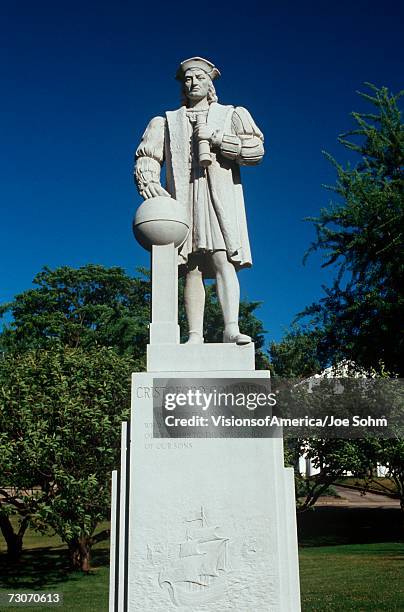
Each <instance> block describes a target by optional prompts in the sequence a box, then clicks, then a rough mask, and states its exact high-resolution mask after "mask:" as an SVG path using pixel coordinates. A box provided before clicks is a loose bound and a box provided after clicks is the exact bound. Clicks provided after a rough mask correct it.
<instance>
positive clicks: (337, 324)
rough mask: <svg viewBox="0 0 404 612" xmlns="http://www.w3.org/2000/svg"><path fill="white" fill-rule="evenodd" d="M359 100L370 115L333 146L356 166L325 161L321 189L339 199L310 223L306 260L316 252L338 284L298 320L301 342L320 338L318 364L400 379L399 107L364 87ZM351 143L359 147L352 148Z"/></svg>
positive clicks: (403, 142) (402, 134) (382, 92)
mask: <svg viewBox="0 0 404 612" xmlns="http://www.w3.org/2000/svg"><path fill="white" fill-rule="evenodd" d="M368 86H369V88H370V90H371V94H372V95H370V94H365V93H360V96H361V97H362V98H363V99H365V100H366V101H367V102H369V103H370V104H371V105H372V106H373V107H374V112H372V113H358V112H354V113H352V117H353V119H354V121H355V124H356V125H355V128H354V129H352V130H350V131H349V132H347V133H345V134H342V135H341V136H340V138H339V142H340V143H341V144H342V145H343V146H344V147H345V148H346V149H348V150H349V151H350V152H353V153H354V154H358V155H359V160H358V163H357V164H356V165H355V166H351V165H350V164H347V165H346V166H345V167H344V166H342V165H341V164H339V163H338V162H337V161H335V159H333V158H332V157H331V156H330V155H328V154H326V156H327V157H328V159H330V161H331V162H332V163H333V164H334V166H335V168H336V171H337V182H336V184H335V185H334V186H331V187H328V188H329V189H330V190H331V191H333V192H334V193H335V194H336V195H337V196H338V201H337V202H331V203H330V205H329V207H328V208H323V209H322V210H321V211H320V214H319V216H318V217H313V218H310V219H309V220H310V221H312V222H313V223H314V225H315V228H316V232H317V237H316V240H315V241H314V242H313V244H312V245H311V247H310V249H309V251H308V253H310V252H311V251H315V250H321V251H322V252H323V254H324V259H325V261H324V266H331V265H334V266H335V267H336V268H337V276H336V279H335V282H334V284H333V285H332V287H330V288H325V297H323V298H322V299H321V300H320V301H319V302H318V303H315V304H312V305H311V306H309V307H308V308H307V309H306V310H305V311H304V312H303V313H301V315H300V320H302V318H303V320H304V321H307V322H308V327H307V329H306V330H305V331H306V333H307V334H309V335H310V334H315V335H316V336H317V337H318V336H322V338H321V342H319V344H318V358H319V360H320V362H327V361H328V363H330V362H333V363H337V362H338V361H340V360H341V359H343V358H348V359H351V360H354V361H355V362H356V363H358V364H360V365H362V366H364V367H366V368H369V367H375V366H376V365H377V364H378V363H379V361H380V360H382V361H383V362H384V364H385V366H386V367H387V368H388V369H389V370H390V371H393V372H400V371H402V359H401V355H402V349H403V331H402V326H401V315H402V310H403V296H402V287H403V285H404V274H403V272H404V260H403V248H402V243H403V240H402V238H403V236H402V232H403V227H404V219H403V208H404V207H403V186H404V184H403V150H404V129H403V124H402V120H401V112H400V109H399V107H398V100H399V98H400V96H401V94H402V92H401V93H399V94H397V95H393V94H391V93H390V92H389V91H388V89H387V88H385V87H382V88H380V89H379V88H377V87H375V86H374V85H371V84H368ZM355 139H358V141H356V140H355Z"/></svg>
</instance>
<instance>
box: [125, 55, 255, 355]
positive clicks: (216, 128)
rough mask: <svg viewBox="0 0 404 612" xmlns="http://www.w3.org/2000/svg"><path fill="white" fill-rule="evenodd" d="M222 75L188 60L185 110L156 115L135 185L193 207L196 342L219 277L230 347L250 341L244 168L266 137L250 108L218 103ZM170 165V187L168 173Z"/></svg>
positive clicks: (191, 303)
mask: <svg viewBox="0 0 404 612" xmlns="http://www.w3.org/2000/svg"><path fill="white" fill-rule="evenodd" d="M219 75H220V73H219V70H218V69H217V68H216V67H215V66H214V65H213V64H212V63H211V62H209V61H208V60H205V59H203V58H200V57H193V58H190V59H188V60H185V61H184V62H182V63H181V65H180V67H179V69H178V72H177V75H176V78H177V79H178V80H179V81H181V83H182V93H183V105H182V106H181V107H180V108H179V109H178V110H175V111H168V112H166V114H165V117H154V118H153V119H152V120H151V121H150V123H149V125H148V126H147V128H146V131H145V133H144V135H143V138H142V141H141V143H140V145H139V147H138V149H137V151H136V166H135V181H136V185H137V187H138V190H139V193H140V195H141V196H142V197H143V198H145V199H149V198H153V197H156V196H171V197H173V198H175V199H176V200H177V201H178V202H180V203H182V204H184V206H186V207H187V209H188V214H189V218H190V230H189V233H188V237H187V239H186V240H185V242H184V244H183V245H182V246H181V247H180V249H179V262H178V263H179V266H180V268H179V270H180V273H183V274H185V309H186V313H187V318H188V324H189V339H188V342H189V343H193V344H201V343H203V314H204V307H205V289H204V279H206V278H214V279H216V283H217V294H218V298H219V302H220V305H221V308H222V312H223V318H224V332H223V342H235V343H236V344H248V343H250V342H251V338H250V337H249V336H247V335H245V334H242V333H240V329H239V324H238V317H239V301H240V287H239V282H238V278H237V271H238V270H240V269H241V268H244V267H249V266H251V252H250V244H249V239H248V232H247V223H246V216H245V209H244V199H243V191H242V186H241V181H240V168H239V166H252V165H255V164H258V163H259V162H260V161H261V159H262V157H263V155H264V147H263V140H264V137H263V134H262V132H261V131H260V130H259V128H258V127H257V126H256V124H255V122H254V120H253V119H252V117H251V115H250V113H249V112H248V111H247V110H246V109H245V108H243V107H234V106H224V105H222V104H219V103H218V102H217V96H216V92H215V88H214V86H213V79H215V78H216V77H218V76H219ZM164 162H165V165H166V189H164V188H163V187H162V186H161V184H160V171H161V167H162V165H163V163H164Z"/></svg>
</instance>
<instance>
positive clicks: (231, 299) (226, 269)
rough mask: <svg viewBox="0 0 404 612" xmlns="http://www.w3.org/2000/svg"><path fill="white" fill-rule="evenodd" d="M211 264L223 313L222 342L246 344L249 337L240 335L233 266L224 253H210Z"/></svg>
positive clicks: (238, 298) (238, 292) (238, 291)
mask: <svg viewBox="0 0 404 612" xmlns="http://www.w3.org/2000/svg"><path fill="white" fill-rule="evenodd" d="M212 263H213V266H214V269H215V273H216V283H217V296H218V298H219V302H220V306H221V308H222V312H223V319H224V332H223V342H236V344H248V343H249V342H251V338H250V336H247V335H246V334H242V333H240V329H239V326H238V312H239V305H240V285H239V282H238V278H237V272H236V269H235V267H234V266H233V264H232V263H231V262H230V261H229V260H228V259H227V253H226V251H215V252H214V253H212Z"/></svg>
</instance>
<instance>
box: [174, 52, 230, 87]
mask: <svg viewBox="0 0 404 612" xmlns="http://www.w3.org/2000/svg"><path fill="white" fill-rule="evenodd" d="M190 68H200V69H201V70H204V72H206V73H207V74H208V75H209V76H210V78H211V79H212V81H213V79H215V78H216V77H219V76H220V72H219V70H218V69H217V68H216V66H215V65H214V64H212V62H210V61H209V60H207V59H204V58H203V57H190V58H189V59H186V60H184V61H183V62H181V64H180V66H179V68H178V70H177V74H176V75H175V78H176V79H177V80H178V81H183V80H184V75H185V73H186V71H187V70H189V69H190Z"/></svg>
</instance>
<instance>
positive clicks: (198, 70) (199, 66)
mask: <svg viewBox="0 0 404 612" xmlns="http://www.w3.org/2000/svg"><path fill="white" fill-rule="evenodd" d="M218 76H220V72H219V70H218V69H217V68H216V66H214V65H213V64H212V62H209V60H206V59H203V58H202V57H191V58H190V59H187V60H184V61H183V62H181V64H180V67H179V68H178V70H177V74H176V79H177V80H178V81H180V82H181V84H182V103H183V104H184V105H185V106H187V105H188V101H189V100H192V101H194V102H197V101H199V100H203V99H204V98H206V99H207V101H208V103H209V104H211V103H212V102H217V95H216V90H215V88H214V85H213V79H215V78H216V77H218Z"/></svg>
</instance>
